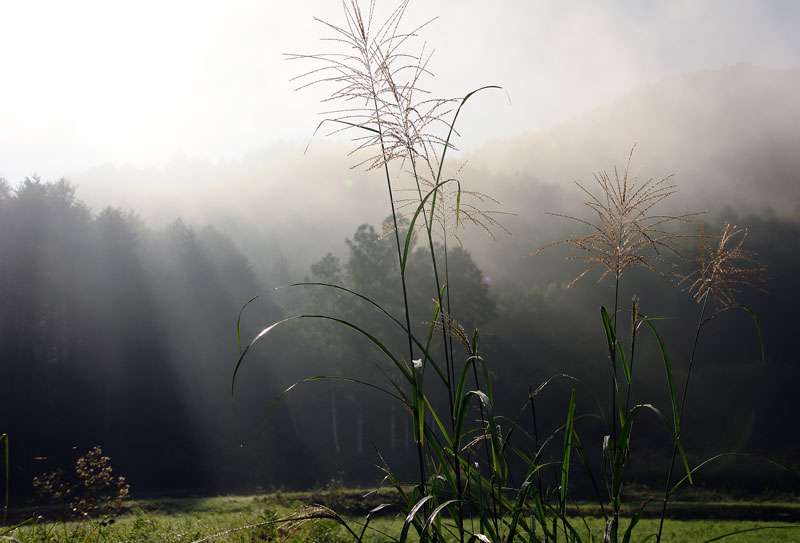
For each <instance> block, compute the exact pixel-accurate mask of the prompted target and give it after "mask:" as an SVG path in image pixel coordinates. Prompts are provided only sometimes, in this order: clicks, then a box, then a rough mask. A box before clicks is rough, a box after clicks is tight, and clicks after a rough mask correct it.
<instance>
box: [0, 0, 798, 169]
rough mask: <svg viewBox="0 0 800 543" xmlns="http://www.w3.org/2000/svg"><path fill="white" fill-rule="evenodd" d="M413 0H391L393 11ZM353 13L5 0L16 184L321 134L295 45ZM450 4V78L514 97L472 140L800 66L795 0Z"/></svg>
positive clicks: (5, 162) (1, 88) (444, 26)
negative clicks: (689, 86) (715, 75)
mask: <svg viewBox="0 0 800 543" xmlns="http://www.w3.org/2000/svg"><path fill="white" fill-rule="evenodd" d="M362 4H364V6H365V8H366V5H367V3H366V2H362ZM396 5H397V4H396V2H393V1H392V2H384V1H380V0H379V1H378V7H377V11H378V17H379V18H382V17H383V15H382V14H385V13H386V10H387V9H389V8H393V7H394V6H396ZM341 14H342V4H341V3H339V2H336V1H331V0H325V1H323V0H305V1H303V2H277V1H267V0H262V1H256V0H220V1H215V0H208V1H206V0H172V1H165V0H140V1H137V2H117V1H108V0H73V1H70V2H62V1H60V0H50V1H47V0H26V1H24V2H22V1H16V0H0V176H2V177H5V178H6V179H8V180H9V181H10V182H11V183H12V184H16V183H17V182H19V181H20V180H21V179H22V178H23V177H24V176H25V175H29V174H31V173H33V172H38V173H39V174H41V175H42V176H43V177H44V178H45V179H51V178H55V177H58V176H61V175H69V174H70V173H79V172H81V171H83V170H85V169H87V168H89V167H92V166H96V165H101V164H105V163H111V164H114V165H118V166H123V165H133V166H138V167H148V166H161V165H163V164H165V163H166V162H168V161H170V160H171V159H173V158H174V157H175V156H176V155H183V156H185V157H198V158H203V159H207V160H211V161H215V160H218V159H220V158H233V159H235V158H237V157H240V156H241V155H242V154H243V153H246V152H247V151H248V150H251V149H255V148H259V147H263V146H265V145H269V144H270V143H271V142H275V141H281V140H283V141H289V142H302V143H306V142H307V141H308V139H309V137H310V135H311V133H312V132H313V130H314V128H315V126H316V124H317V122H318V121H319V116H318V115H317V112H318V111H320V110H321V109H322V106H321V105H320V104H319V103H318V100H319V98H321V97H322V96H323V92H322V89H318V90H309V91H301V92H294V91H293V85H292V84H291V83H290V82H289V81H288V80H289V78H290V77H291V76H293V75H297V74H299V73H300V72H302V71H303V70H304V69H305V68H306V67H307V66H303V65H302V64H300V63H297V62H287V61H285V60H284V58H283V55H282V54H283V53H286V52H298V53H314V52H321V51H326V50H327V48H328V45H327V44H326V43H324V42H320V41H319V38H320V37H323V36H329V35H330V34H328V33H326V31H325V28H324V27H323V26H322V25H321V24H319V23H317V22H315V21H313V19H312V17H313V16H318V17H320V18H322V19H324V20H327V21H330V22H333V23H336V24H338V23H340V22H341V21H342V15H341ZM435 16H438V17H439V18H438V19H437V20H436V21H434V22H433V23H431V25H430V26H428V27H427V28H426V29H425V31H424V32H423V34H422V36H423V38H424V40H426V41H427V42H428V43H429V46H430V47H433V48H435V50H436V53H435V55H434V57H433V60H432V64H431V67H432V69H433V71H434V72H435V73H436V78H435V80H434V81H432V82H431V83H430V84H429V85H428V87H429V88H431V90H432V91H433V92H434V94H436V95H438V96H460V95H463V94H464V93H466V92H468V91H470V90H472V89H473V88H476V87H478V86H482V85H486V84H497V85H502V86H503V87H504V88H505V89H506V91H507V92H508V94H509V96H510V98H511V102H512V103H511V105H509V103H508V100H507V99H506V97H505V96H504V95H502V94H494V95H490V94H486V95H484V96H482V97H480V98H479V99H478V100H476V101H475V102H474V104H473V106H472V107H471V108H470V109H469V110H468V111H467V113H466V115H465V117H464V122H463V123H462V124H461V130H462V133H463V134H464V137H463V139H462V140H461V142H460V146H461V147H462V148H466V149H470V148H474V147H475V146H476V145H479V144H480V143H482V142H484V141H487V140H491V139H494V138H502V137H505V136H510V135H514V134H517V133H521V132H525V131H528V130H536V129H540V128H545V127H548V126H552V125H554V124H557V123H559V122H561V121H563V120H566V119H568V118H569V117H571V116H573V115H575V114H579V113H581V112H584V111H587V110H589V109H592V108H594V107H596V106H598V105H600V104H603V103H605V102H607V101H609V100H611V99H612V98H615V97H617V96H619V95H621V94H624V93H625V92H627V91H629V90H632V89H633V88H635V87H636V86H638V85H641V84H643V83H647V82H651V81H657V80H659V79H661V78H663V77H666V76H669V75H674V74H680V73H686V72H691V71H696V70H701V69H706V68H709V69H715V68H719V67H721V66H723V65H725V64H735V63H737V62H741V61H746V62H753V63H755V64H758V65H762V66H766V67H771V68H796V67H800V33H799V32H797V26H798V24H800V2H795V1H793V0H783V1H769V0H752V1H745V0H741V1H740V0H723V1H708V2H698V1H694V0H680V1H671V2H655V1H632V0H631V1H627V2H622V1H618V2H594V1H591V2H589V1H587V2H558V1H547V2H545V1H526V0H513V1H502V0H499V1H497V2H486V1H485V0H461V1H459V2H455V1H450V2H446V1H444V0H424V1H423V0H417V1H416V2H412V3H411V5H410V7H409V10H408V13H407V18H406V19H407V23H408V28H411V27H412V26H413V25H415V24H416V23H419V22H421V21H425V20H427V19H429V18H431V17H435ZM419 43H420V45H421V43H422V42H421V41H420V42H419Z"/></svg>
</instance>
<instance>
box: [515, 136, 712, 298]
mask: <svg viewBox="0 0 800 543" xmlns="http://www.w3.org/2000/svg"><path fill="white" fill-rule="evenodd" d="M635 149H636V145H635V144H634V145H633V147H632V148H631V152H630V155H628V163H627V165H626V166H625V170H624V171H623V172H622V178H621V179H620V174H619V171H618V170H617V167H616V166H615V167H614V178H613V179H612V178H611V176H609V175H608V174H607V173H606V172H599V173H596V174H594V178H595V181H597V184H598V185H599V186H600V189H601V193H600V196H595V195H594V194H592V193H591V192H590V191H589V190H588V189H587V188H586V187H584V186H583V185H581V184H580V183H576V184H577V185H578V187H580V189H581V190H582V191H583V192H585V193H586V194H587V195H588V196H589V200H588V201H586V202H585V205H586V206H587V207H588V208H589V209H591V210H592V211H593V212H594V213H595V214H596V215H597V222H591V221H590V220H586V219H580V218H578V217H574V216H572V215H564V214H561V213H550V215H553V216H556V217H563V218H565V219H570V220H573V221H577V222H579V223H581V224H584V225H586V226H588V227H589V229H590V233H589V234H575V235H573V236H570V237H569V238H567V239H564V240H561V241H557V242H555V243H551V244H549V245H546V246H545V247H542V248H541V249H537V250H536V251H533V252H532V253H531V254H536V253H538V252H540V251H543V250H544V249H547V248H549V247H553V246H555V245H562V244H569V245H572V246H573V247H574V248H576V249H580V250H582V251H583V252H584V253H588V254H583V255H578V256H572V257H569V258H570V259H571V260H581V261H584V262H587V263H588V264H589V267H588V268H587V269H585V270H584V271H583V272H581V273H580V274H579V275H578V276H577V277H576V278H575V279H573V280H572V282H571V283H570V286H572V285H573V284H574V283H575V282H576V281H578V279H580V278H582V277H583V276H584V275H586V274H587V273H589V272H590V271H591V270H593V269H595V268H601V269H602V270H603V273H602V275H601V276H600V279H598V282H599V281H602V280H603V279H604V278H605V277H606V276H607V275H613V276H614V277H617V278H619V277H620V276H621V275H622V272H623V271H624V270H625V269H627V268H629V267H631V266H636V265H638V266H642V267H643V268H646V269H648V270H651V271H655V272H658V270H657V269H656V268H655V267H654V265H653V263H652V261H653V260H659V259H662V258H663V257H662V254H661V252H662V250H666V251H668V252H671V253H673V254H675V255H678V256H680V254H681V253H680V247H679V245H678V240H679V239H680V238H681V237H684V236H681V235H678V234H675V233H672V232H669V231H667V230H665V226H666V225H667V224H669V223H671V222H674V221H687V222H688V220H689V217H691V216H693V215H696V214H697V213H687V214H683V215H654V214H651V213H652V211H653V208H654V207H655V206H656V205H658V204H660V203H661V202H663V201H664V200H665V199H667V198H668V197H670V196H671V195H673V194H674V193H675V192H676V185H671V184H669V180H670V179H672V175H668V176H667V177H663V178H661V179H659V180H658V181H655V180H654V179H653V178H650V179H648V180H647V181H644V182H642V181H641V179H640V177H639V172H636V173H635V174H631V170H630V164H631V158H632V157H633V152H634V150H635ZM651 250H652V254H651V252H650V251H651Z"/></svg>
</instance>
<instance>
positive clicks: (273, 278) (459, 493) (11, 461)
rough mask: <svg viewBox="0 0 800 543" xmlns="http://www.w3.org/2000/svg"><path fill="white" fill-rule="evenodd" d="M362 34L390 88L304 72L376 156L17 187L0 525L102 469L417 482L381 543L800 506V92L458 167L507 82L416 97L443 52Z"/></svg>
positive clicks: (292, 150)
mask: <svg viewBox="0 0 800 543" xmlns="http://www.w3.org/2000/svg"><path fill="white" fill-rule="evenodd" d="M346 13H348V14H349V15H350V16H351V17H352V18H353V20H358V17H359V16H360V14H359V13H358V12H357V11H348V10H346ZM401 15H402V14H401ZM395 16H396V14H395ZM351 22H352V21H351ZM389 27H391V25H389ZM336 28H339V27H336ZM353 28H356V27H353V26H349V27H348V26H345V27H342V28H339V30H342V29H344V30H342V32H343V34H342V40H343V41H344V42H345V43H347V44H350V45H352V48H353V49H354V50H355V51H356V53H355V54H356V56H357V55H358V54H359V53H364V54H365V58H367V59H368V60H367V61H365V65H368V64H369V62H378V60H376V58H373V57H374V56H376V55H379V54H385V55H386V57H385V58H384V61H383V62H384V63H383V70H384V71H381V70H376V71H375V72H369V71H368V70H367V71H359V70H361V68H358V67H352V66H350V65H347V63H346V60H344V61H342V65H341V66H340V65H339V64H337V63H338V62H339V61H338V60H336V61H332V60H331V57H327V56H325V55H319V56H314V55H311V56H307V57H305V58H298V59H296V60H299V61H300V62H299V63H298V69H299V71H300V72H301V73H305V74H306V76H307V77H308V78H309V81H306V80H302V79H301V83H300V84H298V85H297V86H301V85H302V84H304V83H306V82H309V83H311V84H312V85H317V84H330V83H333V85H334V87H335V88H336V90H335V92H334V97H336V96H337V94H336V93H339V94H338V97H339V98H342V99H344V100H345V102H344V103H345V107H346V108H351V107H352V108H353V109H343V110H342V111H344V112H345V113H341V114H339V115H340V116H338V117H337V114H336V113H334V114H333V117H331V118H330V119H329V121H330V124H334V123H339V124H340V125H342V126H339V125H337V129H338V128H342V127H344V128H345V129H346V132H347V133H348V134H350V135H351V136H353V137H354V138H355V145H349V144H346V143H343V142H342V141H340V140H336V139H334V140H330V141H328V140H326V139H325V138H324V137H322V135H321V134H317V135H316V136H315V137H314V139H312V142H311V144H310V145H309V146H308V148H307V149H305V150H304V148H303V146H302V145H294V144H275V145H273V146H271V147H266V148H263V149H261V150H258V151H252V152H250V153H249V154H247V155H245V156H243V157H242V158H241V159H240V160H229V161H218V162H211V161H209V162H203V161H201V160H198V159H187V158H179V159H175V160H173V161H172V162H171V163H169V164H167V165H166V166H165V167H164V168H162V169H147V168H135V167H117V166H111V165H106V166H102V167H96V168H93V169H90V170H88V171H85V172H83V173H80V174H75V175H71V176H69V177H67V178H53V179H45V178H41V177H40V176H38V175H36V174H35V173H31V174H30V176H28V177H25V178H23V179H3V178H0V401H1V402H2V406H1V407H0V435H3V440H2V441H0V451H2V452H3V453H4V454H5V455H6V457H7V461H6V466H5V469H4V470H0V471H2V477H0V480H2V481H3V485H4V489H5V492H6V495H5V500H4V505H5V507H6V513H7V512H8V507H9V504H10V506H11V507H12V509H13V508H14V507H16V508H21V509H24V508H26V507H27V508H28V509H30V508H33V507H36V506H39V505H44V504H46V503H47V502H48V499H50V498H53V497H54V496H55V497H56V498H59V497H60V498H61V499H66V498H64V496H63V495H57V492H56V490H54V489H55V486H51V487H48V488H44V491H43V486H42V480H43V477H47V474H48V473H49V474H53V473H56V472H57V470H62V473H63V474H64V477H65V478H69V477H70V474H71V473H72V472H73V466H75V464H76V461H78V459H79V458H81V457H82V455H85V454H87V451H91V450H92V449H93V448H94V447H96V446H100V447H102V454H103V455H106V456H107V457H108V458H109V459H110V462H111V463H112V464H113V473H114V475H115V476H117V475H124V477H125V484H126V485H128V487H129V492H130V496H132V497H133V498H136V499H145V498H156V497H184V496H191V495H193V496H213V495H219V494H234V493H235V494H242V495H244V494H248V495H249V494H254V493H269V492H275V491H279V490H280V491H295V490H297V491H300V490H308V489H315V488H316V489H319V488H331V487H332V485H338V486H339V487H348V488H375V487H378V486H382V487H384V488H386V489H395V490H396V492H397V496H396V499H395V500H394V502H392V503H393V506H394V507H395V508H396V513H397V514H398V515H399V518H400V521H399V524H398V526H397V528H396V530H397V534H395V535H394V536H393V537H388V536H387V537H386V538H385V539H383V540H386V541H389V540H404V539H405V538H406V535H407V532H411V533H413V534H414V537H417V538H419V540H426V539H431V540H433V541H437V540H439V541H444V540H450V541H461V542H462V543H463V542H465V541H467V540H469V541H499V540H501V539H502V540H507V541H515V540H517V539H519V540H525V541H573V540H574V541H580V540H584V541H594V540H597V541H600V540H605V541H618V540H624V541H628V540H629V539H630V537H631V532H632V530H633V528H634V526H635V525H636V523H637V522H638V521H639V520H640V519H644V518H646V517H647V515H645V514H643V513H642V510H644V506H642V508H641V510H640V509H639V502H638V501H636V500H633V501H636V503H631V504H628V503H627V501H626V500H625V497H626V496H629V495H631V494H626V492H633V491H641V492H642V493H643V495H646V496H649V497H648V498H647V500H648V501H649V502H651V503H650V505H649V506H648V507H649V508H650V510H652V511H654V513H653V515H654V516H655V517H658V515H659V514H661V515H662V519H663V513H662V507H663V509H664V510H666V509H667V502H668V498H671V496H672V494H671V493H666V494H665V491H664V487H665V484H666V486H667V489H668V490H669V488H670V487H671V486H672V485H676V484H680V485H681V490H682V491H683V490H686V489H690V488H693V489H695V491H698V489H701V490H704V491H707V492H708V493H713V492H720V493H722V494H724V495H725V496H728V497H729V498H730V497H732V498H734V499H748V498H749V497H752V496H759V497H764V496H767V497H770V496H773V497H774V496H780V497H783V498H785V497H787V496H788V497H789V498H788V499H789V500H794V501H796V496H797V495H798V492H800V473H799V472H798V471H797V470H800V433H798V432H797V422H796V416H797V413H798V412H800V396H798V394H797V392H796V390H797V387H798V383H800V366H799V365H798V357H797V350H796V346H797V344H796V339H797V338H796V336H795V334H797V325H798V318H797V311H796V310H797V308H798V307H800V291H798V289H797V288H795V287H796V285H795V283H794V280H795V279H796V277H795V274H796V272H797V270H798V269H800V254H799V253H798V251H797V247H798V242H797V240H798V239H800V180H798V173H797V172H800V154H798V152H797V150H798V145H799V144H800V107H798V96H800V93H798V89H800V71H798V70H776V69H768V68H762V67H758V66H755V65H751V64H738V65H735V66H727V67H723V68H720V69H715V70H707V71H702V72H694V73H689V74H684V75H679V76H673V77H669V78H666V79H663V80H660V81H658V82H655V83H651V84H649V85H647V86H643V87H640V88H637V89H635V90H632V91H631V92H630V93H629V94H627V95H625V96H623V97H621V98H619V99H617V100H615V101H612V102H610V103H607V104H605V105H603V106H600V107H598V108H596V109H594V110H591V111H589V112H586V113H584V114H582V115H580V116H576V117H574V118H572V119H570V120H569V121H567V122H564V123H562V124H560V125H558V126H556V127H554V128H550V129H547V130H542V131H531V132H530V133H528V134H523V135H518V136H513V137H507V138H506V137H501V136H498V137H497V139H494V140H492V141H489V142H488V143H486V144H484V145H482V146H481V147H479V148H477V149H475V150H471V151H469V152H468V153H457V152H456V151H457V150H456V149H455V147H453V143H451V141H450V131H451V130H454V127H455V130H457V128H458V126H457V125H458V122H457V118H458V115H459V114H461V112H462V109H463V112H464V113H463V114H464V115H466V114H467V113H466V112H470V107H474V108H476V109H475V110H473V111H471V112H470V114H471V115H491V113H488V111H490V110H491V108H504V107H508V100H507V99H506V95H505V91H504V90H501V89H497V88H488V87H487V88H481V89H479V90H478V91H477V92H476V93H475V94H474V95H473V94H469V95H466V96H467V98H464V97H463V96H461V97H459V98H458V99H456V100H442V101H431V100H428V99H427V98H426V99H421V98H419V97H418V96H417V95H414V94H413V91H414V90H416V89H415V88H414V85H416V84H418V83H417V81H416V79H414V78H415V77H416V78H421V77H422V76H424V75H426V68H425V66H424V57H420V58H422V60H420V58H418V57H414V58H412V59H411V60H409V59H408V58H406V57H404V56H402V55H400V53H398V52H396V51H395V49H394V48H393V47H389V48H388V49H387V50H385V51H383V52H382V53H381V51H380V48H379V47H377V48H376V49H372V47H373V45H371V44H372V42H370V41H369V39H372V38H369V39H368V38H367V37H364V36H361V35H360V34H359V33H358V32H353V33H352V34H351V33H350V32H351V31H352V30H353ZM381 28H382V30H381V32H384V31H385V30H386V27H381ZM362 38H363V40H364V43H363V44H362V43H361V42H360V41H359V40H360V39H362ZM375 39H376V40H377V42H375V43H383V44H384V45H387V44H388V45H391V44H393V43H394V42H391V39H390V36H388V35H384V34H382V33H379V34H378V36H377V37H376V38H375ZM395 39H397V37H395ZM398 48H399V45H398ZM350 60H352V59H350ZM301 63H306V64H303V65H300V64H301ZM399 65H402V66H403V67H404V68H406V69H407V68H408V67H409V66H410V67H411V72H413V74H414V76H409V75H408V74H407V73H406V72H402V71H400V73H395V72H391V70H392V69H397V68H396V66H399ZM304 69H307V70H308V72H304V71H303V70H304ZM327 69H333V70H334V71H332V72H328V71H324V70H327ZM315 70H318V71H315ZM348 70H350V71H348ZM390 72H391V73H390ZM390 75H393V76H394V77H395V79H392V78H391V77H389V76H390ZM409 77H411V81H410V82H405V81H406V79H405V78H409ZM365 80H366V81H371V82H372V83H373V88H372V90H370V89H368V88H367V85H365V84H364V82H365ZM336 85H338V87H336ZM376 85H377V87H379V88H380V87H383V91H380V90H379V91H376V90H374V89H375V87H376ZM387 88H388V89H390V90H391V91H392V92H389V91H388V90H386V89H387ZM373 93H374V94H373ZM346 100H350V102H348V101H346ZM416 101H418V102H416ZM312 106H313V104H310V107H312ZM410 111H413V112H414V114H413V115H409V112H410ZM404 123H405V124H404ZM409 126H410V128H409ZM313 130H314V126H310V127H309V134H311V133H312V132H313ZM455 146H456V147H457V142H456V143H455ZM353 147H357V149H356V151H355V152H353ZM451 148H452V150H450V149H451ZM451 155H452V156H451ZM0 167H2V164H0ZM387 182H388V187H389V190H388V192H387ZM387 196H388V198H387ZM587 270H588V271H587ZM275 323H279V324H277V325H276V326H275V327H274V328H270V325H273V324H275ZM701 329H702V334H701V333H700V331H701ZM251 342H252V343H251ZM689 383H691V384H689ZM287 390H288V392H286V391H287ZM284 392H286V393H285V394H284ZM634 419H635V424H634V423H633V422H634ZM718 455H722V456H718ZM84 458H85V457H84ZM708 459H713V460H712V461H710V462H708V463H706V460H708ZM689 479H691V481H688V480H689ZM690 483H691V484H690ZM128 487H126V490H125V494H126V495H127V493H128ZM64 488H66V487H64ZM48 492H49V494H48ZM648 493H651V494H648ZM783 498H782V499H783ZM384 499H386V498H384ZM628 501H630V500H628ZM639 501H641V500H639ZM586 502H591V503H594V504H596V505H597V506H598V507H600V508H601V509H598V512H597V513H596V515H597V516H598V517H601V518H603V522H602V525H601V527H600V528H599V531H598V530H595V531H594V532H592V528H591V527H590V524H588V523H587V524H585V526H586V529H588V530H589V532H590V536H588V537H587V536H583V535H579V534H582V533H583V532H581V530H584V523H583V521H580V522H579V521H578V520H575V519H576V518H577V516H576V513H575V510H574V509H573V508H574V507H578V514H580V505H578V504H582V503H586ZM626 505H630V506H631V507H633V509H625V506H626ZM670 505H671V502H670ZM585 508H586V510H588V509H589V506H585ZM587 514H588V515H590V516H592V515H595V513H587ZM304 515H306V516H305V517H303V519H305V520H307V519H312V520H320V519H322V520H331V519H333V520H334V521H335V523H340V524H342V525H345V524H346V522H349V521H345V520H342V518H341V517H338V515H337V514H336V513H334V512H331V511H330V510H328V509H326V508H322V506H319V509H315V510H306V512H305V513H304ZM437 515H438V517H437ZM653 515H650V516H653ZM306 517H307V518H306ZM287 518H289V517H287ZM297 518H299V517H297ZM623 518H624V519H633V520H632V521H629V520H623ZM670 518H671V517H670ZM795 518H796V517H795ZM18 520H20V521H21V520H24V519H23V518H20V519H18ZM62 520H63V519H62ZM295 521H296V519H295ZM404 521H405V522H404ZM248 522H249V521H248ZM369 522H370V521H369V520H368V521H367V523H369ZM3 524H4V526H5V524H6V520H5V518H4V521H3ZM629 526H630V527H629ZM656 526H657V524H656ZM359 529H360V528H359ZM347 530H348V532H344V531H343V532H342V534H343V535H341V537H342V538H343V539H348V540H349V539H351V536H350V535H349V534H350V533H351V532H349V528H347ZM626 530H627V531H626ZM650 530H651V531H650V532H647V533H649V534H651V535H652V537H653V540H656V539H658V540H661V537H662V533H661V528H660V527H657V528H652V529H650ZM358 531H359V530H356V532H358ZM788 531H791V532H794V530H788ZM81 533H84V532H81ZM93 533H94V532H93ZM211 533H213V531H210V532H208V533H202V534H197V535H211ZM633 533H634V534H635V533H637V532H633ZM639 533H640V536H641V538H644V537H645V536H646V535H647V533H645V532H639ZM5 534H10V535H9V537H12V536H13V537H15V538H19V539H17V540H23V539H24V537H28V536H25V535H24V532H21V531H18V532H14V533H11V532H3V531H0V535H5ZM31 534H33V532H31V533H30V534H29V537H34V536H33V535H31ZM591 534H593V535H591ZM598 534H599V535H598ZM317 536H319V534H317ZM53 537H55V536H53ZM271 537H272V536H269V537H267V536H264V537H263V538H262V540H264V539H270V538H271ZM275 537H277V536H275ZM337 537H339V536H337ZM581 537H584V539H581ZM637 537H639V536H637ZM364 538H365V534H364V533H363V532H362V533H361V537H359V534H358V533H355V534H353V535H352V539H355V540H358V541H360V540H362V539H364ZM594 538H598V539H594ZM603 538H605V539H603ZM45 539H46V538H43V539H42V540H45ZM189 539H191V537H189ZM30 540H34V539H30ZM254 540H255V539H254ZM376 540H381V539H376ZM636 540H639V539H636ZM665 540H667V539H666V537H665ZM787 541H788V539H787Z"/></svg>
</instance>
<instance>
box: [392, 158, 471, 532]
mask: <svg viewBox="0 0 800 543" xmlns="http://www.w3.org/2000/svg"><path fill="white" fill-rule="evenodd" d="M406 151H407V153H408V155H409V157H410V159H411V169H412V173H413V175H414V181H415V183H416V185H417V192H418V194H419V198H420V201H422V199H423V197H422V187H421V186H420V183H419V175H418V173H417V161H416V159H415V157H414V149H413V147H412V146H411V145H410V144H409V145H407V146H406ZM437 181H438V180H437ZM434 201H435V200H434ZM422 215H423V218H424V220H425V232H426V233H427V235H428V247H429V249H430V253H431V263H432V265H433V277H434V280H435V282H436V295H437V297H438V302H439V308H440V314H441V310H442V309H444V305H443V300H442V286H441V282H440V280H439V269H438V266H437V263H436V249H435V247H434V244H433V224H431V220H432V219H433V208H432V209H431V219H430V220H429V219H428V216H427V214H426V213H425V212H424V210H423V213H422ZM444 238H445V246H444V252H445V281H447V280H448V276H447V274H448V273H449V270H448V268H447V232H444ZM447 313H448V314H450V288H449V283H448V288H447ZM449 326H450V324H449V322H448V320H447V319H446V318H445V317H444V314H442V344H443V347H444V361H445V368H446V371H447V378H448V380H449V382H448V383H446V385H447V395H448V400H449V402H448V406H449V408H450V428H451V430H452V431H453V432H455V428H456V414H455V400H454V398H453V384H454V383H455V382H456V380H455V379H456V376H455V364H454V360H453V344H452V340H451V341H450V342H449V343H448V337H449V336H450V334H449V333H448V328H449ZM481 411H483V407H481ZM456 439H457V436H455V435H453V440H454V444H453V470H454V471H455V477H456V499H457V500H458V505H457V510H458V531H459V539H460V541H461V542H462V543H463V541H464V526H463V514H462V513H463V500H462V490H461V466H460V464H461V463H460V460H459V456H458V443H456V442H455V440H456Z"/></svg>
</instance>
